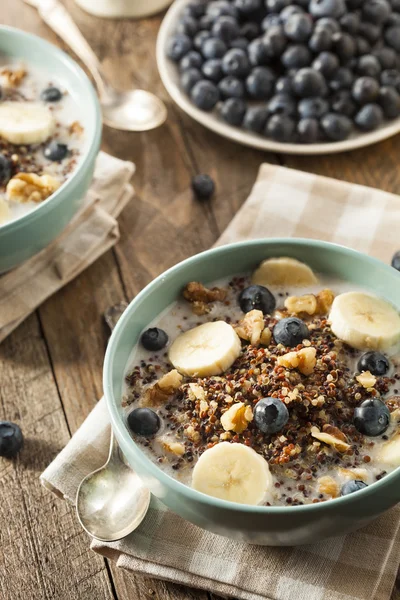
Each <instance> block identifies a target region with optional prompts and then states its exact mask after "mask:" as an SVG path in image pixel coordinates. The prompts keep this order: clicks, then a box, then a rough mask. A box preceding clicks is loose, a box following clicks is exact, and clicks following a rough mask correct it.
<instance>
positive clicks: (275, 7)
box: [265, 0, 292, 13]
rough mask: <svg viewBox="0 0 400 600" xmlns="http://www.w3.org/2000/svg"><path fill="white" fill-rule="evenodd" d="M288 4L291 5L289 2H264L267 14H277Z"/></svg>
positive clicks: (268, 0)
mask: <svg viewBox="0 0 400 600" xmlns="http://www.w3.org/2000/svg"><path fill="white" fill-rule="evenodd" d="M289 4H292V1H291V0H265V7H266V8H267V10H268V12H275V13H279V12H281V10H283V9H284V8H285V7H286V6H289Z"/></svg>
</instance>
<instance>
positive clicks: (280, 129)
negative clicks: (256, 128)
mask: <svg viewBox="0 0 400 600" xmlns="http://www.w3.org/2000/svg"><path fill="white" fill-rule="evenodd" d="M295 130H296V123H295V121H294V120H293V119H292V118H291V117H289V116H288V115H272V117H270V118H269V119H268V121H267V124H266V126H265V131H264V132H265V135H266V136H268V137H270V138H272V139H273V140H275V141H276V142H286V143H287V142H291V141H294V133H295Z"/></svg>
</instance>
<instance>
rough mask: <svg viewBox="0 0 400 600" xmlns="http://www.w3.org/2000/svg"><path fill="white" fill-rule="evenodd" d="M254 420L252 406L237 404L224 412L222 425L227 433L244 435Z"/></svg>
mask: <svg viewBox="0 0 400 600" xmlns="http://www.w3.org/2000/svg"><path fill="white" fill-rule="evenodd" d="M252 420H253V411H252V410H251V406H246V405H245V404H243V402H237V403H236V404H232V406H231V407H230V408H228V410H227V411H226V412H224V414H223V415H222V417H221V425H222V427H223V428H224V429H225V431H235V432H236V433H242V432H243V431H244V430H245V429H247V426H248V424H249V423H251V421H252Z"/></svg>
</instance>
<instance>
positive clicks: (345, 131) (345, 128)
mask: <svg viewBox="0 0 400 600" xmlns="http://www.w3.org/2000/svg"><path fill="white" fill-rule="evenodd" d="M321 127H322V130H323V132H324V133H325V135H326V137H327V138H328V139H329V140H332V141H334V142H339V141H340V140H345V139H346V138H347V137H349V135H350V132H351V130H352V123H351V121H350V119H349V118H348V117H345V116H344V115H338V114H336V113H332V112H330V113H327V114H326V115H324V116H323V117H322V119H321Z"/></svg>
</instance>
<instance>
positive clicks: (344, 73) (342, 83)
mask: <svg viewBox="0 0 400 600" xmlns="http://www.w3.org/2000/svg"><path fill="white" fill-rule="evenodd" d="M353 82H354V75H353V73H352V71H350V69H347V68H346V67H339V69H338V70H337V71H336V72H335V73H334V75H333V76H332V77H331V78H330V79H329V87H330V88H331V90H333V91H337V90H343V89H350V88H351V86H352V85H353Z"/></svg>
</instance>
